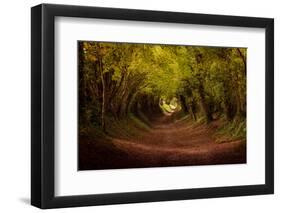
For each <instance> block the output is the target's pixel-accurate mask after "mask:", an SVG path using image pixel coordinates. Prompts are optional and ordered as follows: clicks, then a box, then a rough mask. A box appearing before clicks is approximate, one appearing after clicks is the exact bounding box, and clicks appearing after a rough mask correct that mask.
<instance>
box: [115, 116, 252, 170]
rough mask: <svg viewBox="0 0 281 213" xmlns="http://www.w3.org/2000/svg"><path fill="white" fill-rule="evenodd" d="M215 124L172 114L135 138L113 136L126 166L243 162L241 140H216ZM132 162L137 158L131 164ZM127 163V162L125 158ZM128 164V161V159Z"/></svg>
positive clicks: (244, 148)
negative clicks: (124, 138)
mask: <svg viewBox="0 0 281 213" xmlns="http://www.w3.org/2000/svg"><path fill="white" fill-rule="evenodd" d="M214 131H215V129H214V127H213V126H207V125H203V124H194V122H192V121H186V120H183V121H177V122H172V116H167V115H166V116H161V117H158V118H157V119H155V120H154V121H153V128H152V129H151V131H149V132H146V133H144V134H142V135H141V136H139V137H138V138H136V139H132V140H121V139H113V141H112V142H113V144H114V145H115V146H116V147H117V148H118V149H119V150H122V151H124V152H125V153H127V155H128V160H129V161H131V162H132V165H129V167H131V166H133V167H151V166H177V165H204V164H225V163H243V162H245V161H246V147H245V144H244V143H243V142H242V141H239V140H237V141H232V142H227V143H216V142H215V140H214V138H213V137H212V135H213V134H214ZM133 162H137V163H136V164H137V165H135V166H134V163H133ZM127 163H128V162H127ZM129 164H130V163H129Z"/></svg>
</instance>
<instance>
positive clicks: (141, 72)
mask: <svg viewBox="0 0 281 213" xmlns="http://www.w3.org/2000/svg"><path fill="white" fill-rule="evenodd" d="M78 46H79V48H78V49H79V51H78V53H79V126H80V129H81V131H82V130H83V131H84V130H85V129H86V128H88V127H89V126H94V127H101V128H102V129H103V131H104V132H105V133H109V132H108V130H109V129H115V130H117V129H118V131H121V129H119V128H118V127H117V126H116V127H114V128H111V127H112V125H115V124H118V125H119V126H121V127H124V126H126V122H125V121H126V120H127V121H128V118H130V122H132V121H133V123H135V124H138V125H137V126H138V127H139V128H146V127H147V125H146V124H147V123H149V121H144V120H145V119H146V118H145V119H142V118H144V117H150V115H151V114H155V113H159V112H161V109H162V110H164V111H165V112H168V113H171V112H173V109H171V107H172V106H174V105H175V104H176V103H178V104H179V102H180V105H181V106H180V108H181V109H184V110H185V111H186V113H189V114H190V115H191V117H192V118H193V119H194V120H196V119H197V120H198V118H200V121H201V122H202V121H204V122H206V123H210V122H212V121H213V120H215V119H218V118H221V117H225V118H226V120H227V121H226V122H227V124H226V128H225V131H226V132H229V133H231V134H234V136H239V137H240V136H241V137H242V136H243V137H245V134H244V133H243V131H242V130H243V129H244V128H245V125H244V124H245V122H244V121H245V120H246V52H247V50H246V49H245V48H216V47H192V46H173V45H153V44H128V43H107V42H90V41H87V42H86V41H81V42H79V44H78ZM179 98H180V99H179ZM160 100H166V101H167V103H165V104H162V105H161V104H159V102H160ZM170 100H171V104H172V105H171V106H170V105H169V104H170V103H169V102H170ZM172 100H173V101H172ZM172 102H173V103H172ZM159 106H160V107H159ZM132 115H133V116H132ZM144 115H145V116H144ZM237 120H239V121H241V122H237ZM123 121H124V122H125V123H122V122H123ZM120 122H121V123H120ZM140 122H141V123H140ZM145 123H146V124H145ZM127 124H129V123H128V122H127ZM144 125H145V126H144ZM126 131H128V132H132V131H131V130H129V129H127V130H126Z"/></svg>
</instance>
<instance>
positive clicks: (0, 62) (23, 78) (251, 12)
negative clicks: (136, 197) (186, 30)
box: [0, 0, 281, 213]
mask: <svg viewBox="0 0 281 213" xmlns="http://www.w3.org/2000/svg"><path fill="white" fill-rule="evenodd" d="M40 3H42V2H41V1H37V0H29V1H20V0H18V1H16V0H10V1H2V2H1V9H0V16H1V18H0V27H1V28H0V29H1V32H0V38H1V39H0V54H1V55H0V98H1V102H0V141H1V147H0V165H1V167H0V169H1V175H0V212H39V211H40V210H39V209H36V208H34V207H32V206H30V205H29V197H30V7H31V6H34V5H37V4H40ZM44 3H57V4H76V5H77V4H80V5H89V6H105V7H123V8H136V9H150V10H170V11H181V12H194V13H210V14H226V15H244V16H259V17H272V18H275V60H276V62H275V70H276V72H275V91H276V92H275V109H276V110H275V131H276V134H275V172H276V174H275V179H276V181H275V195H266V196H250V197H236V198H219V199H201V200H187V201H173V202H158V203H145V204H126V205H111V206H100V207H83V208H71V209H57V210H50V212H78V211H79V212H93V211H95V212H123V213H126V212H152V211H153V212H187V211H188V212H216V213H220V212H224V213H225V212H227V213H232V212H235V213H237V212H266V211H267V212H280V210H281V168H280V165H281V163H280V162H281V145H280V143H281V140H280V139H281V131H280V130H279V129H280V127H281V123H280V122H281V119H280V112H281V111H280V109H281V102H280V101H281V99H280V97H281V96H280V90H281V86H280V83H279V82H281V75H280V72H279V71H278V70H280V68H281V64H280V61H279V60H278V58H279V57H280V55H281V45H280V37H281V23H280V22H281V13H280V8H281V6H280V5H279V1H278V0H276V1H274V0H266V1H265V0H264V1H250V0H248V1H246V0H235V1H226V0H211V1H210V0H205V1H203V0H189V1H188V0H183V1H180V0H172V1H164V0H159V1H157V0H155V1H152V0H142V1H132V0H123V1H121V0H119V1H114V0H104V1H102V0H99V1H97V0H96V1H95V0H80V1H74V0H68V1H66V0H57V1H55V0H53V1H48V0H45V1H44Z"/></svg>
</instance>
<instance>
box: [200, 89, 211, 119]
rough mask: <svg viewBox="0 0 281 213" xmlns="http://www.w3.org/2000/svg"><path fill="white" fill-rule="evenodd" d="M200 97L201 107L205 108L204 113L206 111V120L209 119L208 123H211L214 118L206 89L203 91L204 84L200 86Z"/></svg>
mask: <svg viewBox="0 0 281 213" xmlns="http://www.w3.org/2000/svg"><path fill="white" fill-rule="evenodd" d="M199 96H200V102H201V106H202V108H203V111H204V113H205V116H206V119H207V123H210V122H211V121H212V120H213V117H212V113H211V111H210V109H209V106H208V103H207V100H206V98H205V95H204V89H203V85H202V84H200V86H199Z"/></svg>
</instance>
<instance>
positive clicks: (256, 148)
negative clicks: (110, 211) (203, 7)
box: [31, 4, 274, 208]
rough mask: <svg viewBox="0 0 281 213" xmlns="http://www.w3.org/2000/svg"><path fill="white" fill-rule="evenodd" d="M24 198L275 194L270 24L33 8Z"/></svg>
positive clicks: (58, 202) (44, 201)
mask: <svg viewBox="0 0 281 213" xmlns="http://www.w3.org/2000/svg"><path fill="white" fill-rule="evenodd" d="M31 28H32V30H31V39H32V42H31V43H32V48H31V49H32V55H31V58H32V63H31V65H32V66H31V72H32V73H31V76H32V80H31V82H32V85H31V88H32V92H31V93H32V103H31V106H32V118H31V120H32V134H31V135H32V137H31V138H32V139H31V148H32V150H31V152H32V155H31V203H32V205H34V206H37V207H39V208H59V207H75V206H89V205H105V204H121V203H136V202H153V201H168V200H182V199H197V198H214V197H226V196H245V195H259V194H272V193H273V191H274V160H273V159H274V152H273V145H274V144H273V140H274V21H273V19H270V18H254V17H238V16H222V15H207V14H191V13H177V12H164V11H146V10H130V9H113V8H101V7H85V6H66V5H51V4H42V5H38V6H35V7H33V8H32V9H31Z"/></svg>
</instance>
